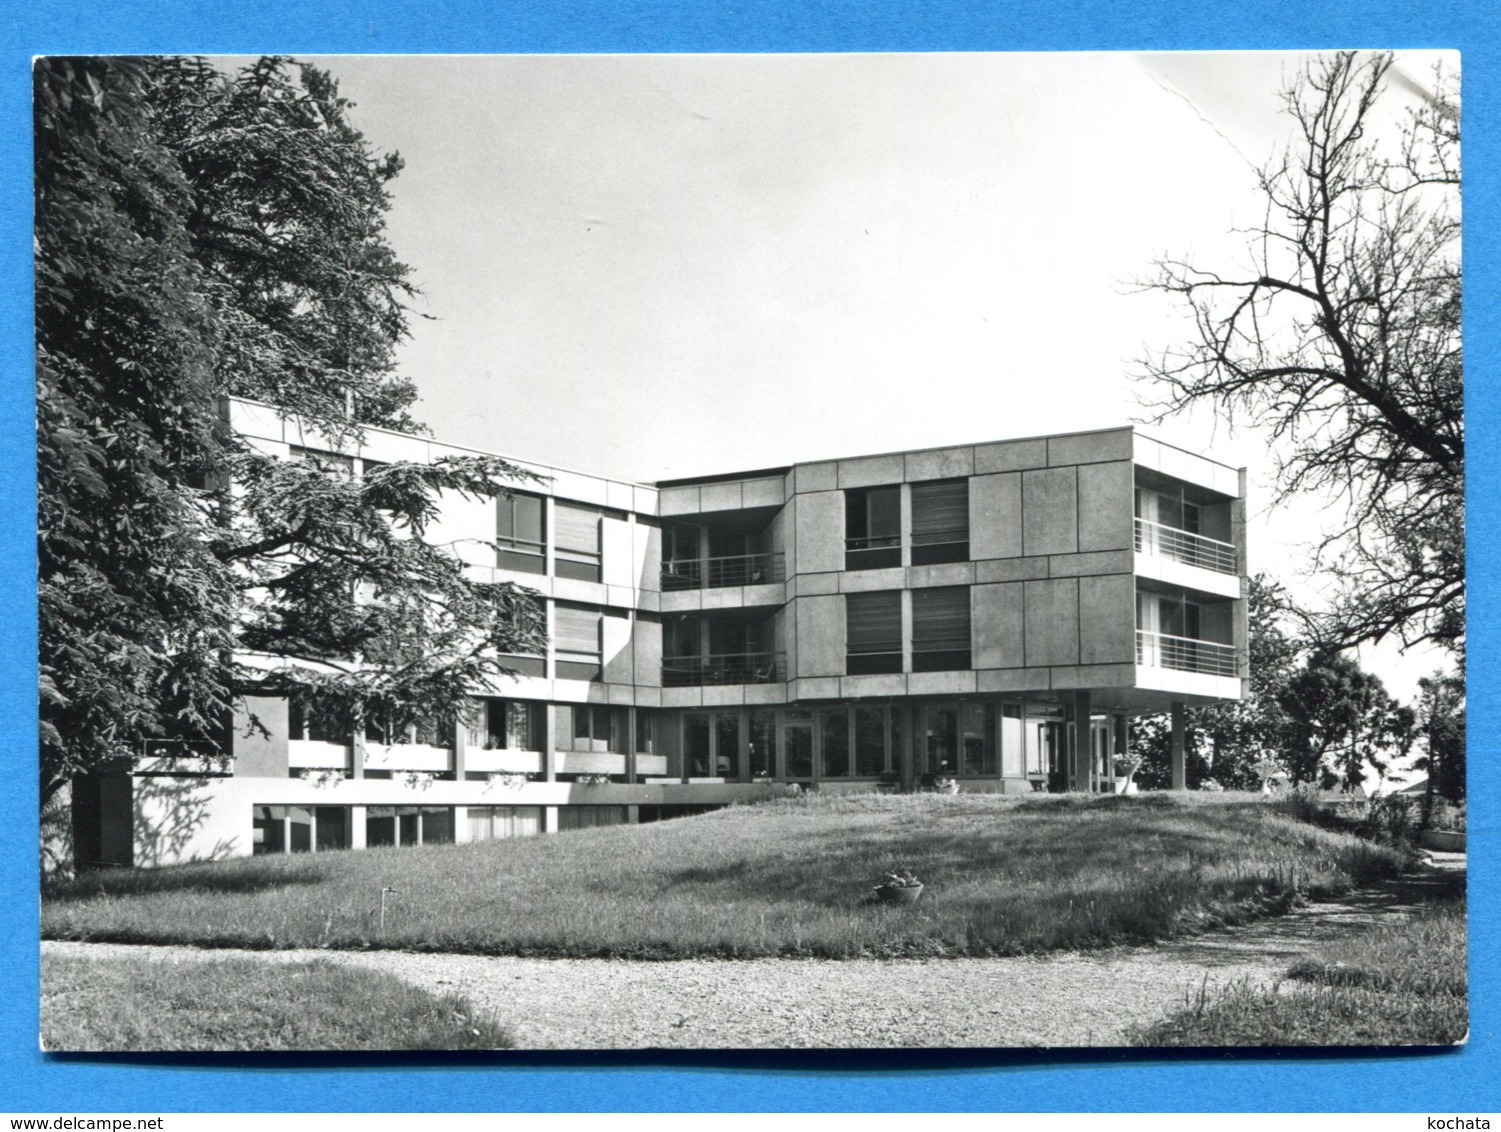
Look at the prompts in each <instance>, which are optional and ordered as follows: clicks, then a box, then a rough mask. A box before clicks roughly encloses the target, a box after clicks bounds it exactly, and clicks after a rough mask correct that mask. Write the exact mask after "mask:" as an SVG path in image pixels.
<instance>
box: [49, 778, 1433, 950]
mask: <svg viewBox="0 0 1501 1132" xmlns="http://www.w3.org/2000/svg"><path fill="white" fill-rule="evenodd" d="M1403 864H1404V859H1403V858H1402V856H1401V855H1400V854H1399V853H1397V852H1396V851H1393V850H1391V849H1386V848H1382V847H1379V846H1376V845H1372V844H1370V843H1368V842H1364V841H1360V840H1358V839H1356V838H1354V837H1351V836H1349V835H1346V834H1341V833H1335V832H1331V831H1328V830H1323V829H1318V828H1315V827H1313V826H1310V825H1307V824H1303V823H1300V822H1298V821H1296V820H1294V819H1293V818H1290V817H1288V816H1286V815H1283V814H1280V813H1278V812H1276V811H1275V810H1273V809H1272V808H1270V807H1268V806H1267V805H1265V804H1264V803H1261V802H1259V801H1255V800H1251V799H1249V798H1246V799H1237V798H1236V797H1234V796H1226V795H1218V796H1214V797H1213V798H1212V799H1210V798H1204V797H1194V796H1183V795H1144V796H1136V797H1125V798H1116V797H1105V798H1091V797H1085V796H1079V797H1069V796H1061V797H1041V798H1037V799H1035V800H1034V799H1013V798H1005V797H1000V796H986V795H959V796H954V797H947V796H934V795H906V796H884V795H875V794H868V795H857V796H845V797H838V796H823V797H820V796H817V795H813V796H807V797H803V798H797V799H785V800H782V801H779V802H775V803H771V804H766V805H758V806H737V807H732V808H730V809H726V810H721V811H718V812H716V813H712V814H706V815H703V816H701V817H693V818H682V819H679V820H676V821H669V822H661V823H656V824H652V825H643V826H614V827H609V828H603V829H590V830H579V831H576V832H570V833H565V834H560V835H556V836H546V837H535V838H525V839H517V840H510V841H495V842H487V843H483V844H476V845H450V846H433V847H427V848H422V849H366V850H357V851H351V852H340V853H323V854H318V855H315V856H289V857H274V858H273V857H260V858H251V859H245V860H238V861H230V862H221V863H215V864H204V865H190V866H183V867H178V868H172V869H160V870H154V871H138V872H130V873H103V874H95V875H92V876H90V877H87V878H85V879H82V880H80V881H77V882H74V883H73V884H71V885H69V886H66V887H65V888H63V889H62V890H60V891H59V892H58V893H56V894H55V895H53V896H52V897H51V898H50V899H49V900H48V901H47V902H46V903H45V905H44V907H43V912H42V930H43V934H44V935H46V936H49V937H53V938H62V939H94V940H117V941H128V942H155V943H168V942H176V943H194V944H199V945H205V946H235V947H259V948H284V947H333V948H407V949H416V950H434V951H457V952H478V953H486V954H511V955H537V956H544V955H551V956H630V957H637V958H660V959H673V958H683V957H688V956H722V957H726V958H731V957H749V956H770V955H798V956H823V957H830V958H856V957H862V956H866V957H869V956H882V957H884V956H891V957H894V956H955V955H971V956H974V955H1013V954H1019V953H1026V952H1042V951H1049V950H1055V949H1059V948H1087V947H1102V946H1109V945H1113V944H1120V943H1133V942H1144V941H1148V940H1153V939H1161V938H1164V937H1167V936H1170V935H1174V934H1177V933H1180V932H1184V931H1191V930H1196V929H1198V928H1202V927H1206V926H1212V925H1215V924H1220V923H1227V922H1236V921H1239V920H1243V919H1247V918H1250V917H1253V916H1257V915H1265V914H1269V913H1275V912H1279V911H1282V910H1285V909H1286V908H1287V907H1289V906H1290V905H1291V904H1292V903H1293V902H1294V901H1295V900H1297V899H1298V897H1299V896H1300V895H1303V894H1313V895H1319V894H1332V893H1338V892H1341V891H1343V890H1345V889H1347V888H1349V887H1350V886H1351V885H1354V884H1360V883H1365V882H1368V881H1371V880H1374V879H1376V878H1378V877H1380V876H1386V875H1391V874H1393V873H1395V872H1397V871H1398V870H1399V869H1400V868H1401V867H1402V866H1403ZM903 869H906V870H910V871H912V872H913V873H915V874H916V875H917V877H918V878H920V879H921V880H922V881H923V882H924V885H925V888H924V892H923V896H922V899H921V900H920V901H919V902H918V903H916V904H911V905H902V904H885V903H881V902H879V901H877V900H876V899H875V898H874V894H873V892H872V887H873V886H874V885H875V884H876V883H877V882H878V881H879V880H880V879H881V877H882V875H883V874H885V873H887V872H895V871H899V870H903ZM383 887H384V888H393V889H395V890H396V891H395V894H394V895H392V896H391V897H390V898H389V900H388V907H387V915H386V923H385V929H384V931H382V930H381V927H380V924H379V907H380V890H381V889H382V888H383Z"/></svg>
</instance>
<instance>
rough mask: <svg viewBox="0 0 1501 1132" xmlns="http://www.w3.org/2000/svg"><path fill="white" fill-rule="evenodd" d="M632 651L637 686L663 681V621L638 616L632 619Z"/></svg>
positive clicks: (652, 685)
mask: <svg viewBox="0 0 1501 1132" xmlns="http://www.w3.org/2000/svg"><path fill="white" fill-rule="evenodd" d="M632 626H633V628H632V630H631V652H632V653H633V662H632V663H633V668H632V671H633V672H634V674H635V679H636V686H637V687H657V686H658V685H660V684H661V683H662V623H661V622H660V621H658V620H656V619H655V618H652V619H650V620H648V619H646V618H643V617H636V618H634V619H633V621H632Z"/></svg>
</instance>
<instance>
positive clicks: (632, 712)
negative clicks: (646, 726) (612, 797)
mask: <svg viewBox="0 0 1501 1132" xmlns="http://www.w3.org/2000/svg"><path fill="white" fill-rule="evenodd" d="M636 710H637V709H635V708H633V707H632V708H626V709H625V718H626V724H625V780H626V782H627V783H629V784H632V785H634V784H635V781H636V728H637V727H638V726H639V724H638V721H637V719H636Z"/></svg>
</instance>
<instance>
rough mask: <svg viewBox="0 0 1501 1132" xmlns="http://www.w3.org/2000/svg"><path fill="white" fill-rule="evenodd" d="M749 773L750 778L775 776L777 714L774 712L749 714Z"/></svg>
mask: <svg viewBox="0 0 1501 1132" xmlns="http://www.w3.org/2000/svg"><path fill="white" fill-rule="evenodd" d="M750 772H751V777H752V778H774V777H775V776H776V773H777V713H776V712H774V711H753V712H751V717H750Z"/></svg>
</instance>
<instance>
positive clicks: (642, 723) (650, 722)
mask: <svg viewBox="0 0 1501 1132" xmlns="http://www.w3.org/2000/svg"><path fill="white" fill-rule="evenodd" d="M636 753H637V754H638V755H654V754H656V753H657V715H656V712H654V711H651V710H650V709H648V708H637V709H636Z"/></svg>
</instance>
